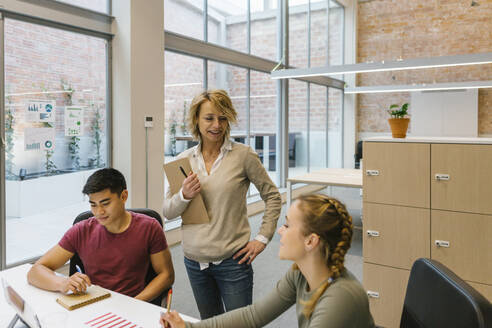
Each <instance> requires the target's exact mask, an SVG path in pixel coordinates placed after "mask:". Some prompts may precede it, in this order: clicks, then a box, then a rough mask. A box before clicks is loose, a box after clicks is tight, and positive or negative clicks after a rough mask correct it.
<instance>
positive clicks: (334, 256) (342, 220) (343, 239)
mask: <svg viewBox="0 0 492 328" xmlns="http://www.w3.org/2000/svg"><path fill="white" fill-rule="evenodd" d="M325 197H326V196H324V197H323V198H324V200H325V201H326V200H327V202H326V203H325V204H323V206H320V210H321V211H320V212H318V213H316V214H318V216H322V215H323V213H327V211H328V210H331V209H334V210H335V212H336V213H337V216H338V220H336V222H335V223H334V224H331V225H330V227H329V228H328V231H325V233H330V232H331V231H332V229H333V228H335V227H337V226H341V230H340V236H339V241H338V242H337V244H336V247H335V249H334V250H333V251H331V249H330V244H329V242H328V239H329V236H326V237H323V236H321V235H320V237H321V238H323V239H324V240H323V243H322V245H323V249H322V251H321V252H322V254H323V256H324V259H325V261H326V263H327V264H328V266H329V269H330V276H329V277H328V279H327V280H326V281H325V282H324V283H323V284H321V286H319V287H318V288H317V289H316V291H315V292H314V294H313V295H312V296H311V298H310V299H309V300H308V301H301V304H303V305H304V308H303V310H302V313H303V314H304V316H306V318H308V319H309V318H310V317H311V315H312V314H313V311H314V308H315V307H316V303H317V302H318V300H319V298H320V297H321V295H323V293H324V292H325V291H326V289H327V288H328V287H330V285H331V283H332V282H333V281H334V280H336V279H337V278H339V277H340V275H341V274H342V273H343V271H344V270H345V267H344V260H345V254H346V253H347V250H348V249H349V248H350V244H351V240H352V228H353V225H352V217H351V216H350V215H349V214H348V212H347V209H346V208H345V206H344V205H343V204H342V203H340V202H339V201H337V200H335V199H333V198H330V197H326V198H325ZM325 238H326V239H325Z"/></svg>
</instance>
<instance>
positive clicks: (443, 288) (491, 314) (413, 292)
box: [400, 258, 492, 328]
mask: <svg viewBox="0 0 492 328" xmlns="http://www.w3.org/2000/svg"><path fill="white" fill-rule="evenodd" d="M441 327H443V328H444V327H455V328H460V327H463V328H491V327H492V305H491V304H490V302H489V301H488V300H487V299H486V298H485V297H483V296H482V295H481V294H480V293H479V292H477V291H476V290H475V289H473V287H471V286H470V285H468V284H467V283H466V282H465V281H463V280H462V279H460V278H459V277H458V276H457V275H456V274H454V273H453V272H452V271H451V270H449V269H448V268H447V267H445V266H444V265H442V264H441V263H439V262H437V261H435V260H430V259H424V258H422V259H418V260H417V261H415V263H414V264H413V266H412V271H411V272H410V278H409V280H408V285H407V293H406V295H405V301H404V304H403V313H402V317H401V322H400V328H441Z"/></svg>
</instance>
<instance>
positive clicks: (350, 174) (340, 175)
mask: <svg viewBox="0 0 492 328" xmlns="http://www.w3.org/2000/svg"><path fill="white" fill-rule="evenodd" d="M296 183H307V184H316V185H322V186H341V187H351V188H362V170H356V169H333V168H326V169H321V170H319V171H314V172H310V173H307V174H303V175H299V176H297V177H293V178H288V179H287V209H288V208H289V207H290V204H291V202H292V185H293V184H296Z"/></svg>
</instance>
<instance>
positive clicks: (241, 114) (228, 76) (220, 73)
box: [208, 61, 247, 143]
mask: <svg viewBox="0 0 492 328" xmlns="http://www.w3.org/2000/svg"><path fill="white" fill-rule="evenodd" d="M246 74H247V70H246V69H244V68H240V67H237V66H231V65H225V64H221V63H217V62H212V61H209V62H208V87H209V89H224V90H226V91H227V93H228V94H229V97H231V100H232V104H233V106H234V108H235V109H236V112H237V124H233V125H232V126H231V137H232V138H234V140H236V141H238V142H241V143H247V140H246V134H247V131H246V128H247V122H246V120H247V117H246V115H247V108H246V101H247V99H246V98H247V94H246Z"/></svg>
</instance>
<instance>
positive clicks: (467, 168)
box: [431, 144, 492, 214]
mask: <svg viewBox="0 0 492 328" xmlns="http://www.w3.org/2000/svg"><path fill="white" fill-rule="evenodd" d="M431 157H432V169H431V180H432V183H431V190H432V198H431V200H432V208H435V209H442V210H449V211H460V212H469V213H481V214H492V200H491V196H492V145H456V144H451V145H450V144H433V145H431Z"/></svg>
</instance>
